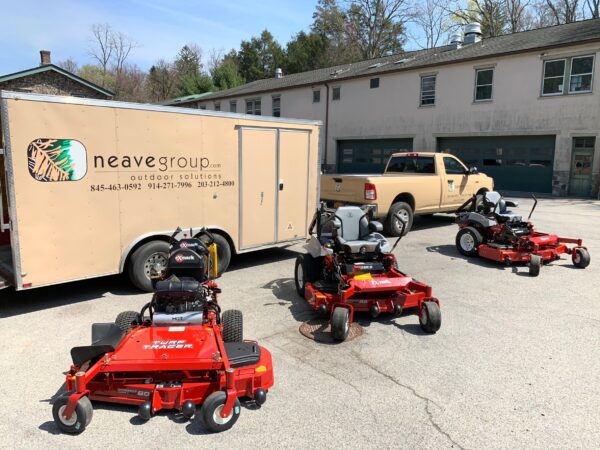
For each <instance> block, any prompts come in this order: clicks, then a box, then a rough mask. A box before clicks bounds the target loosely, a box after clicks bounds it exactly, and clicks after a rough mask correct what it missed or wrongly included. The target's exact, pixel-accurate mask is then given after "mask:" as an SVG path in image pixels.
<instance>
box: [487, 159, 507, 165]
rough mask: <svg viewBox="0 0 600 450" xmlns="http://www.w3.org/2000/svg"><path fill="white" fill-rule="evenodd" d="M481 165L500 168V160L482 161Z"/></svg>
mask: <svg viewBox="0 0 600 450" xmlns="http://www.w3.org/2000/svg"><path fill="white" fill-rule="evenodd" d="M483 165H484V166H501V165H502V160H501V159H484V160H483Z"/></svg>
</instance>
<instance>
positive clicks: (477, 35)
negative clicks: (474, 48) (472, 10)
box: [465, 22, 481, 44]
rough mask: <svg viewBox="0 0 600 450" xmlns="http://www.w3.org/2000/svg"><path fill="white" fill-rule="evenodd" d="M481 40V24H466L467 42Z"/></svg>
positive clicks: (472, 42)
mask: <svg viewBox="0 0 600 450" xmlns="http://www.w3.org/2000/svg"><path fill="white" fill-rule="evenodd" d="M479 41H481V25H480V24H478V23H477V22H474V23H470V24H468V25H465V44H474V43H475V42H479Z"/></svg>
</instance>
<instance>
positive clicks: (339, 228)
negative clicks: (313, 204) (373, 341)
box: [295, 205, 442, 341]
mask: <svg viewBox="0 0 600 450" xmlns="http://www.w3.org/2000/svg"><path fill="white" fill-rule="evenodd" d="M369 217H370V215H369V213H368V212H365V211H363V210H362V209H361V208H359V207H357V206H342V207H340V208H338V209H337V210H331V209H327V208H325V206H324V205H321V208H320V209H319V210H317V213H316V214H315V217H314V219H313V221H312V222H311V225H310V229H309V233H310V234H311V235H312V236H311V238H310V240H309V241H308V243H307V245H306V246H305V248H306V250H307V253H306V254H303V255H299V256H298V258H297V259H296V267H295V281H296V290H297V291H298V293H299V294H300V296H302V297H304V298H305V299H306V300H307V301H308V302H309V303H310V305H311V306H312V307H313V309H315V310H316V311H319V312H320V313H321V314H322V315H323V316H324V317H328V318H329V320H330V322H331V333H332V336H333V338H334V339H336V340H338V341H343V340H345V339H346V337H347V336H348V332H349V330H350V325H351V324H352V321H353V318H354V313H355V312H363V311H364V312H368V313H370V315H371V316H372V317H373V318H375V317H377V316H378V315H379V314H381V313H391V314H394V315H396V316H399V315H400V314H402V311H403V310H405V309H408V308H418V312H419V322H420V324H421V328H422V329H423V330H424V331H426V332H428V333H435V332H436V331H437V330H439V328H440V325H441V320H442V319H441V312H440V307H439V301H438V299H437V298H435V297H432V295H431V287H429V286H427V285H426V284H423V283H420V282H418V281H416V280H414V279H413V278H412V277H409V276H407V275H405V274H404V273H402V272H400V271H399V270H398V267H397V263H396V258H395V256H394V254H393V253H392V252H393V250H394V248H395V247H396V245H397V244H398V242H399V241H400V239H401V237H400V238H398V240H397V241H396V244H395V245H394V247H390V245H389V243H388V241H387V240H386V239H385V237H383V235H381V234H380V232H381V230H382V228H383V227H382V225H381V223H379V222H376V221H371V220H370V219H369ZM398 220H399V221H400V223H404V221H403V220H402V218H399V219H398ZM315 228H316V235H315V234H314V231H315Z"/></svg>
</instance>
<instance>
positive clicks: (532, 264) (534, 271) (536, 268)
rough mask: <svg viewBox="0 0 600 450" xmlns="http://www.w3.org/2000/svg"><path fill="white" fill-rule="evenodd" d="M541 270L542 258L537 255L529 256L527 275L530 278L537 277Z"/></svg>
mask: <svg viewBox="0 0 600 450" xmlns="http://www.w3.org/2000/svg"><path fill="white" fill-rule="evenodd" d="M541 268H542V257H541V256H539V255H531V259H530V260H529V275H530V276H532V277H537V276H538V275H539V274H540V269H541Z"/></svg>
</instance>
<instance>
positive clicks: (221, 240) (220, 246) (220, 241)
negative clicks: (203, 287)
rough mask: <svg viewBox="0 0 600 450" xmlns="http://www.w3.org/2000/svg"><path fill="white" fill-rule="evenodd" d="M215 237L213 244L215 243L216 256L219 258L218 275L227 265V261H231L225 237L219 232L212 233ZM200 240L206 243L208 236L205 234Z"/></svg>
mask: <svg viewBox="0 0 600 450" xmlns="http://www.w3.org/2000/svg"><path fill="white" fill-rule="evenodd" d="M213 236H214V238H215V244H217V258H218V259H219V263H218V266H219V267H218V268H217V275H218V276H219V277H220V276H221V275H223V273H224V272H225V271H226V270H227V268H228V267H229V263H230V262H231V246H230V245H229V242H228V241H227V239H225V237H223V236H221V235H220V234H217V233H213ZM200 239H201V240H202V242H204V243H206V242H207V241H208V238H207V237H206V236H202V237H201V238H200Z"/></svg>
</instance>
